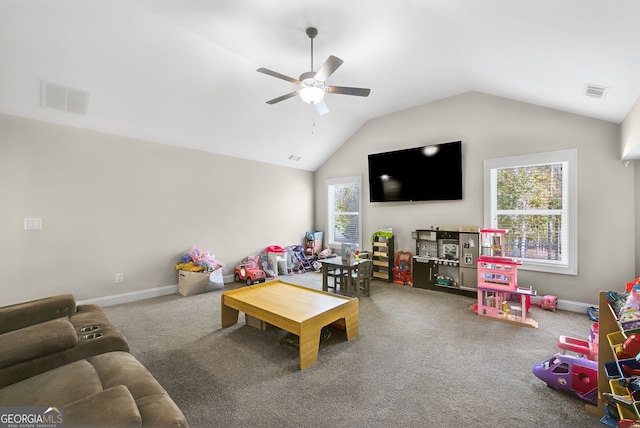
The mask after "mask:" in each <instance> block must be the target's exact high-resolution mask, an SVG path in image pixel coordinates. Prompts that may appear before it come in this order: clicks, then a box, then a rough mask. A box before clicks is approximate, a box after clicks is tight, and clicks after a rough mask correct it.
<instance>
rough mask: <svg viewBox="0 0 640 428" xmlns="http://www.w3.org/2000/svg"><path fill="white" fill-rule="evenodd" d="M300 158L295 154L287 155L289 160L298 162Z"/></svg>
mask: <svg viewBox="0 0 640 428" xmlns="http://www.w3.org/2000/svg"><path fill="white" fill-rule="evenodd" d="M300 159H302V158H301V157H300V156H296V155H291V156H289V160H290V161H294V162H298V161H299V160H300Z"/></svg>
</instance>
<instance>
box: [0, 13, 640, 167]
mask: <svg viewBox="0 0 640 428" xmlns="http://www.w3.org/2000/svg"><path fill="white" fill-rule="evenodd" d="M639 18H640V2H639V1H637V0H610V1H604V0H536V1H522V0H480V1H479V0H459V1H451V0H376V1H371V0H349V1H344V0H323V1H317V0H315V1H311V0H215V1H214V0H0V112H1V113H5V114H10V115H15V116H21V117H27V118H32V119H37V120H42V121H47V122H53V123H59V124H64V125H69V126H74V127H79V128H85V129H92V130H97V131H101V132H107V133H112V134H117V135H123V136H128V137H133V138H139V139H144V140H148V141H153V142H158V143H163V144H170V145H177V146H184V147H190V148H194V149H198V150H204V151H210V152H214V153H220V154H224V155H229V156H235V157H241V158H246V159H253V160H259V161H264V162H269V163H273V164H277V165H284V166H289V167H293V168H300V169H305V170H311V171H313V170H315V169H317V168H318V167H319V166H320V165H321V164H322V163H323V162H324V161H325V160H326V159H327V158H328V157H329V156H330V155H331V154H332V153H333V152H334V151H335V150H336V149H337V148H339V147H340V146H341V145H342V144H343V143H344V142H345V141H346V140H347V139H348V138H349V137H350V136H351V135H352V134H353V133H355V132H356V131H357V130H358V128H360V127H361V126H362V125H363V124H364V123H365V122H366V121H367V120H370V119H373V118H376V117H379V116H383V115H386V114H390V113H394V112H397V111H401V110H404V109H407V108H411V107H414V106H417V105H421V104H424V103H428V102H431V101H434V100H438V99H441V98H445V97H449V96H452V95H456V94H459V93H463V92H466V91H471V90H475V91H480V92H485V93H489V94H493V95H497V96H502V97H507V98H512V99H515V100H520V101H525V102H529V103H533V104H537V105H541V106H546V107H551V108H554V109H558V110H563V111H568V112H573V113H577V114H581V115H586V116H590V117H594V118H598V119H603V120H607V121H611V122H615V123H620V122H621V121H622V120H623V119H624V118H625V116H626V114H627V113H628V112H629V110H630V108H631V107H632V105H633V103H634V102H635V101H636V99H637V98H638V96H639V95H640V55H639V54H638V52H639V51H638V49H639V46H640V25H638V19H639ZM310 26H313V27H316V28H317V29H318V31H319V34H318V36H317V37H316V38H315V40H314V68H315V69H314V70H313V71H317V69H318V68H319V67H320V65H321V64H322V63H323V62H324V61H325V60H326V58H327V57H328V56H329V55H335V56H337V57H340V58H341V59H343V60H344V64H342V66H341V67H340V68H339V69H338V70H337V71H336V72H335V73H334V74H333V75H332V76H331V77H330V78H329V79H328V82H327V83H328V84H331V85H339V86H356V87H365V88H371V95H370V96H369V97H367V98H364V97H355V96H346V95H340V94H327V95H326V97H325V101H326V104H327V106H328V108H329V110H330V112H329V113H328V114H325V115H319V114H318V113H317V112H316V110H315V109H314V107H313V106H311V105H308V104H305V103H304V102H303V101H302V100H300V99H299V98H298V97H295V98H291V99H288V100H285V101H282V102H280V103H277V104H274V105H269V104H266V103H265V101H267V100H270V99H273V98H276V97H278V96H280V95H283V94H286V93H288V92H291V91H293V90H295V86H294V85H293V84H292V83H289V82H286V81H284V80H281V79H276V78H274V77H271V76H267V75H265V74H261V73H258V72H256V69H257V68H259V67H265V68H268V69H271V70H274V71H277V72H280V73H282V74H285V75H288V76H291V77H293V78H298V77H299V75H300V74H301V73H303V72H306V71H310V66H311V64H310V61H311V55H310V41H309V38H308V37H307V35H306V34H305V29H306V28H307V27H310ZM43 81H45V82H50V83H53V84H56V85H60V86H62V87H68V88H72V89H73V90H76V91H79V92H74V91H71V94H77V93H80V94H82V93H87V94H88V104H87V109H86V114H85V113H83V112H81V113H71V112H67V111H61V110H58V109H55V108H48V107H43V106H42V105H41V88H42V82H43ZM587 85H593V86H596V87H601V88H605V92H604V96H603V97H602V98H595V97H592V96H587V95H585V91H586V87H587ZM52 93H53V92H52ZM0 144H1V142H0ZM292 155H293V156H296V157H299V158H300V160H299V161H295V160H291V159H290V157H291V156H292Z"/></svg>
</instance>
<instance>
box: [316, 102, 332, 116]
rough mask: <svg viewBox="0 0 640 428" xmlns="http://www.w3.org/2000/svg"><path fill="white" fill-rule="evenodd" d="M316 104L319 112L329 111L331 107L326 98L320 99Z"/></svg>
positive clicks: (325, 112)
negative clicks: (328, 105) (325, 100)
mask: <svg viewBox="0 0 640 428" xmlns="http://www.w3.org/2000/svg"><path fill="white" fill-rule="evenodd" d="M315 106H316V110H317V111H318V114H327V113H329V107H327V104H326V103H325V102H324V100H322V101H320V102H319V103H315Z"/></svg>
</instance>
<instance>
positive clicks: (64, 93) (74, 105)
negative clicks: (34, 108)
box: [40, 80, 89, 115]
mask: <svg viewBox="0 0 640 428" xmlns="http://www.w3.org/2000/svg"><path fill="white" fill-rule="evenodd" d="M41 82H42V83H41V94H40V106H41V107H48V108H53V109H56V110H62V111H66V112H69V113H76V114H81V115H86V114H87V108H88V105H89V93H88V92H85V91H80V90H78V89H73V88H69V87H66V86H62V85H57V84H55V83H51V82H46V81H44V80H42V81H41Z"/></svg>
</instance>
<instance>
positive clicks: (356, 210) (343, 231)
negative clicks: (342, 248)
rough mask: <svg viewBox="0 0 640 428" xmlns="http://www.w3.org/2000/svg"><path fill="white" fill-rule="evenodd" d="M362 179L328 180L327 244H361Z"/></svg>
mask: <svg viewBox="0 0 640 428" xmlns="http://www.w3.org/2000/svg"><path fill="white" fill-rule="evenodd" d="M360 183H361V179H360V177H345V178H341V179H331V180H327V217H328V218H327V220H328V221H327V242H328V243H329V245H331V244H334V246H338V245H337V244H341V243H355V244H360V234H361V225H360V200H361V195H360V193H361V192H360V187H361V186H360Z"/></svg>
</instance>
